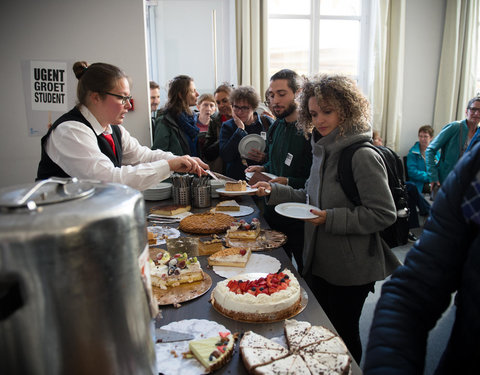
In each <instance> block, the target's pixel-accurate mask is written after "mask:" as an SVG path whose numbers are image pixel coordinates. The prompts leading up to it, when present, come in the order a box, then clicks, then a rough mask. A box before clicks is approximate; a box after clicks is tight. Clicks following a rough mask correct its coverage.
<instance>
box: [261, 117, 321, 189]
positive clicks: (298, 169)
mask: <svg viewBox="0 0 480 375" xmlns="http://www.w3.org/2000/svg"><path fill="white" fill-rule="evenodd" d="M296 124H297V123H296V122H292V123H287V122H285V121H284V120H276V121H275V122H274V123H273V125H271V126H270V128H269V129H268V133H267V150H266V153H267V155H268V162H267V163H265V164H264V165H263V166H264V168H265V172H268V173H273V174H274V175H276V176H282V177H288V185H290V186H291V187H293V188H294V189H302V188H304V187H305V181H307V178H308V176H309V175H310V166H311V165H312V146H311V144H310V140H308V139H306V138H305V136H304V135H303V131H302V130H299V129H298V128H297V126H296ZM289 154H290V155H291V156H292V159H291V160H290V157H289ZM288 164H290V165H288Z"/></svg>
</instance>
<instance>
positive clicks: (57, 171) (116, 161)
mask: <svg viewBox="0 0 480 375" xmlns="http://www.w3.org/2000/svg"><path fill="white" fill-rule="evenodd" d="M66 121H78V122H81V123H82V124H85V126H88V127H89V128H90V129H92V132H93V133H94V134H95V136H96V137H97V142H98V148H99V149H100V151H101V152H102V153H103V154H105V155H107V156H108V158H109V159H110V160H111V161H112V163H113V165H114V166H115V167H120V166H121V165H122V133H121V131H120V128H119V127H118V126H117V125H111V127H112V138H113V142H114V143H115V152H116V154H117V155H116V156H115V155H114V154H113V150H112V147H111V146H110V144H109V143H108V141H107V140H106V139H105V137H104V136H103V135H101V134H100V135H98V136H97V134H96V133H95V131H94V130H93V127H92V125H91V124H90V123H89V122H88V121H87V119H86V118H85V117H84V116H83V115H82V113H81V112H80V111H79V110H78V109H77V107H75V108H73V109H72V110H71V111H70V112H67V113H65V114H64V115H62V116H60V118H59V119H58V120H57V121H55V122H54V123H53V125H52V126H51V127H50V129H48V132H47V134H45V135H44V136H43V137H42V157H41V159H40V163H38V171H37V178H36V180H44V179H46V178H49V177H72V176H69V175H68V174H67V173H66V172H65V171H64V170H63V169H62V168H60V166H59V165H58V164H56V163H55V162H54V161H53V160H52V159H50V157H49V156H48V155H47V152H46V151H45V145H46V143H47V139H48V137H50V134H51V133H52V131H53V130H54V129H55V128H56V127H57V126H58V125H60V124H61V123H63V122H66ZM73 177H74V176H73Z"/></svg>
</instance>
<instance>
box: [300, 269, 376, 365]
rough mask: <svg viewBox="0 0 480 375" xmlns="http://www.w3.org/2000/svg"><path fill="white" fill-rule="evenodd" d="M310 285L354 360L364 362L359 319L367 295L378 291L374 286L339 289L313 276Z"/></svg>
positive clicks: (339, 287)
mask: <svg viewBox="0 0 480 375" xmlns="http://www.w3.org/2000/svg"><path fill="white" fill-rule="evenodd" d="M307 282H308V286H309V287H310V289H311V290H312V292H313V294H314V295H315V297H316V298H317V300H318V302H319V303H320V305H321V306H322V308H323V310H324V311H325V313H326V314H327V316H328V318H329V319H330V321H331V322H332V324H333V326H334V327H335V329H336V330H337V332H338V334H339V335H340V337H341V338H342V339H343V341H344V342H345V344H346V345H347V347H348V350H349V351H350V353H351V354H352V356H353V358H355V361H357V363H360V360H361V359H362V342H361V341H360V330H359V322H360V315H361V314H362V309H363V305H364V303H365V300H366V299H367V296H368V293H369V292H374V291H375V282H372V283H368V284H365V285H352V286H338V285H333V284H330V283H328V282H327V281H325V280H324V279H322V278H321V277H318V276H314V275H311V276H310V277H308V278H307Z"/></svg>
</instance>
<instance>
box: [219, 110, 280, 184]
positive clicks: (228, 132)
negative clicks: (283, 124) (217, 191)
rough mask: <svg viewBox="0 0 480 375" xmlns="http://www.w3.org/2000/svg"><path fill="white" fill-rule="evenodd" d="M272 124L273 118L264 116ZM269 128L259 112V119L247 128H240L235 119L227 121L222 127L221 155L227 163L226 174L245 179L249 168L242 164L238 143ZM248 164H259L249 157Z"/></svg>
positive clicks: (237, 178)
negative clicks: (265, 125)
mask: <svg viewBox="0 0 480 375" xmlns="http://www.w3.org/2000/svg"><path fill="white" fill-rule="evenodd" d="M264 117H265V118H266V119H267V121H268V122H269V123H270V125H271V124H272V123H273V119H272V118H270V117H268V116H264ZM266 131H267V129H266V128H265V127H264V126H263V122H262V120H261V117H260V115H258V114H257V120H256V121H255V122H254V123H253V124H250V125H246V126H245V130H243V129H240V128H239V127H237V125H236V124H235V121H234V119H233V118H232V119H230V120H228V121H225V122H224V123H223V124H222V128H221V129H220V138H219V139H220V143H219V144H220V156H221V157H222V159H223V161H224V163H225V175H227V176H228V177H231V178H234V179H236V180H245V169H246V168H247V167H246V166H245V165H243V164H242V158H241V157H240V152H239V151H238V144H239V143H240V141H241V140H242V138H243V137H245V136H246V135H248V134H260V133H261V132H266ZM246 161H247V164H248V165H253V164H258V162H256V161H253V160H249V159H247V160H246Z"/></svg>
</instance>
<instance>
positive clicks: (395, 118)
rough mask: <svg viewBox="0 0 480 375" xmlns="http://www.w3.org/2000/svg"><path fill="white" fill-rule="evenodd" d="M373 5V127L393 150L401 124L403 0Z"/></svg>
mask: <svg viewBox="0 0 480 375" xmlns="http://www.w3.org/2000/svg"><path fill="white" fill-rule="evenodd" d="M375 5H376V17H375V19H376V23H375V37H374V47H373V48H374V58H375V60H374V69H373V84H372V87H371V90H370V97H371V102H372V116H373V119H372V121H373V128H374V129H376V130H378V131H380V134H381V135H382V137H383V140H384V143H385V145H386V146H388V147H390V148H392V149H394V150H396V149H397V147H398V142H399V133H400V127H401V124H402V107H403V68H404V54H405V47H404V46H405V0H380V1H376V2H375Z"/></svg>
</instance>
